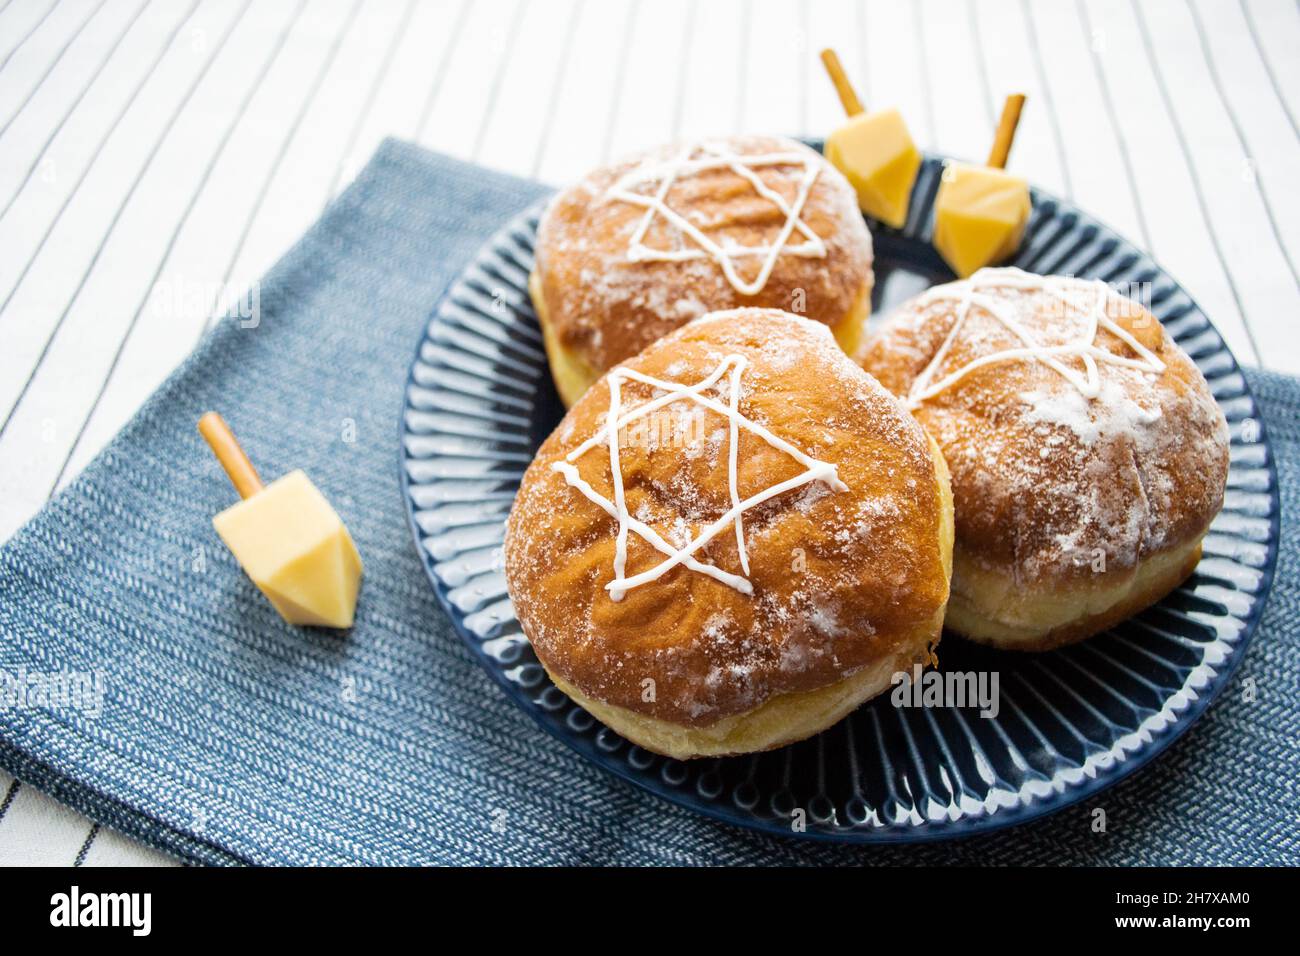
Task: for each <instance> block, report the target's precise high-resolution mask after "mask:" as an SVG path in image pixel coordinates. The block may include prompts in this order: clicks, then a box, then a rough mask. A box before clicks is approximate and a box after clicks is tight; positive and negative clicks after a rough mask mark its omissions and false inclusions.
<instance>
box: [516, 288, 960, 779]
mask: <svg viewBox="0 0 1300 956" xmlns="http://www.w3.org/2000/svg"><path fill="white" fill-rule="evenodd" d="M636 376H647V377H649V378H651V379H653V380H655V382H657V383H658V384H657V385H652V384H648V383H646V382H644V381H643V380H640V379H638V378H636ZM710 376H713V377H714V378H715V383H714V384H712V385H709V386H708V387H707V388H705V390H704V391H703V392H702V393H701V394H703V395H704V396H705V397H706V398H708V399H709V400H710V401H712V402H713V403H714V404H713V407H710V408H703V407H701V406H699V405H697V404H695V403H694V402H693V401H692V400H691V399H689V398H681V397H678V396H680V394H681V393H680V392H679V391H675V390H672V388H673V387H669V388H665V387H664V386H670V383H675V384H676V385H677V386H681V387H686V386H690V385H693V384H695V383H698V382H700V381H702V380H706V379H708V378H709V377H710ZM733 376H735V382H736V383H737V384H735V385H734V387H735V388H736V392H735V394H736V402H737V406H736V407H737V411H738V413H739V415H740V416H742V417H743V418H744V419H745V420H746V421H748V422H751V423H755V424H756V425H757V426H758V427H760V428H763V429H766V430H767V431H768V434H770V435H771V436H773V437H774V438H775V439H777V441H778V442H784V443H787V448H786V449H782V448H781V446H780V444H777V445H773V444H770V443H769V441H768V439H767V438H766V437H763V436H761V435H758V434H754V433H752V432H751V431H749V430H748V429H747V427H746V426H745V425H744V424H742V423H741V422H740V421H739V420H737V424H736V426H735V428H736V434H737V436H738V442H737V444H736V445H735V449H736V459H735V462H736V465H735V468H736V472H735V473H736V476H737V481H736V489H735V494H736V498H735V499H733V498H732V488H731V484H730V475H731V467H732V466H731V458H730V455H731V447H732V446H731V439H730V429H731V427H732V426H731V419H730V418H729V417H728V416H726V415H725V414H724V413H725V412H726V410H727V409H728V407H729V402H730V401H731V395H732V389H733ZM614 385H617V387H616V388H615V387H613V386H614ZM615 395H617V401H618V420H619V421H620V422H621V423H622V427H620V428H619V430H618V432H619V436H620V438H619V442H618V445H619V447H618V450H617V454H618V465H619V467H618V474H619V475H621V477H622V481H623V491H624V495H625V503H626V510H627V513H628V515H629V521H631V520H632V519H635V520H636V521H637V522H639V523H641V525H640V528H641V529H649V531H650V533H652V534H653V535H657V536H658V537H659V541H660V543H661V544H662V545H663V546H664V547H665V548H666V549H667V551H668V552H674V550H675V549H683V548H688V547H689V545H690V543H691V542H692V541H697V540H698V539H699V538H700V536H701V535H702V533H703V532H704V531H705V530H706V529H709V528H713V529H714V530H715V531H716V536H714V537H713V538H712V539H711V540H706V541H705V543H703V544H702V546H701V547H700V548H699V549H698V550H696V551H694V552H693V558H694V559H695V560H697V561H698V562H699V564H698V565H696V566H693V567H687V566H685V565H684V564H680V563H679V564H676V565H675V566H672V567H669V568H667V569H666V570H665V569H663V568H659V566H660V565H661V564H662V563H663V562H665V561H667V560H668V555H666V554H665V553H664V551H663V550H660V549H657V548H656V547H654V546H652V544H650V543H648V541H649V539H648V537H645V536H643V530H638V528H632V529H631V530H629V532H628V535H627V546H626V547H627V551H626V566H625V568H624V572H623V573H624V576H623V578H622V579H621V580H622V581H623V582H625V588H624V589H620V588H618V587H617V585H615V584H613V582H614V581H615V567H616V558H617V538H618V535H619V527H620V524H619V521H618V520H617V519H616V517H614V516H613V515H611V513H610V512H611V511H614V512H615V513H617V509H616V508H614V507H613V504H614V502H616V500H617V491H616V487H615V482H614V474H615V472H614V470H613V469H612V467H611V454H612V451H613V449H611V448H610V445H609V443H608V441H607V440H602V439H603V438H604V434H603V433H602V432H601V429H602V428H603V426H604V423H605V422H606V421H607V418H606V416H607V413H609V412H610V409H611V403H612V402H613V401H614V396H615ZM656 397H659V398H660V399H665V400H666V399H671V398H674V397H676V400H675V401H672V402H671V403H670V404H667V405H664V406H662V407H660V408H651V409H650V410H649V411H650V412H651V413H652V414H653V415H654V416H655V417H653V418H652V417H651V415H644V416H643V417H641V418H638V419H635V420H629V419H628V418H627V417H626V416H627V415H628V414H629V409H633V410H634V409H636V408H638V407H641V406H643V405H645V404H646V403H649V402H651V401H654V400H655V398H656ZM697 409H698V411H696V410H697ZM719 409H720V410H721V412H720V411H719ZM683 415H685V416H686V417H682V416H683ZM691 415H695V416H696V417H694V418H692V417H690V416H691ZM651 422H653V426H651V425H649V424H647V423H651ZM799 456H802V457H799ZM566 472H567V473H566ZM810 475H811V476H812V477H809V476H810ZM581 482H585V483H588V485H589V486H588V488H587V491H590V492H591V495H597V496H600V497H601V498H602V499H603V501H604V504H598V503H597V502H596V501H595V500H594V499H593V497H592V496H591V495H589V494H588V493H587V491H584V490H583V489H582V488H581V487H580V483H581ZM783 482H791V484H790V486H788V487H786V488H784V489H782V488H781V483H783ZM773 489H774V491H773ZM767 491H771V492H772V494H771V496H770V497H767V498H766V500H762V501H759V502H756V503H752V506H749V507H747V508H746V509H745V510H744V511H743V514H742V518H743V540H744V543H745V552H744V553H745V556H746V559H747V564H746V560H742V558H741V552H740V549H739V547H738V544H737V536H736V531H735V524H734V523H733V522H731V521H730V520H729V519H727V515H728V513H729V511H731V510H732V509H733V502H739V503H740V504H741V505H747V504H751V503H750V502H748V501H747V499H748V498H751V497H754V496H757V495H760V494H761V493H764V492H767ZM724 519H726V520H724ZM951 551H952V500H951V494H950V492H949V489H948V478H947V472H946V470H945V468H944V465H943V459H942V457H941V456H940V455H939V454H938V453H937V449H935V447H934V446H933V443H932V442H931V441H930V439H929V438H928V437H927V436H926V434H925V432H924V430H923V429H922V428H921V427H920V426H919V425H918V424H917V423H916V422H915V420H913V419H912V417H911V416H910V415H908V414H907V412H906V411H905V410H904V409H903V408H902V406H901V405H900V404H899V403H898V402H897V401H896V400H895V399H894V398H893V396H891V395H890V394H889V393H888V392H886V391H885V390H884V389H883V388H881V387H880V385H879V383H877V382H876V381H875V380H874V379H873V378H871V377H870V376H869V375H867V374H866V373H864V372H863V371H862V370H861V369H860V368H858V367H857V366H856V365H855V364H854V363H853V362H852V361H851V360H850V359H849V358H848V357H847V356H846V355H844V353H843V352H842V351H841V350H840V349H839V348H838V346H837V345H836V343H835V340H834V339H833V338H832V336H831V334H830V332H829V331H828V330H827V328H826V326H824V325H821V324H820V323H816V322H812V321H809V320H807V319H803V318H800V317H797V316H793V315H790V314H787V313H782V312H778V311H776V310H771V309H738V310H734V311H728V312H719V313H715V314H713V315H709V316H706V317H704V318H702V319H699V320H697V321H694V322H692V323H690V324H688V325H686V326H684V327H683V328H681V329H678V330H677V331H676V332H673V333H671V334H669V335H668V336H667V337H666V338H664V339H662V340H660V341H659V342H657V343H655V344H654V345H651V346H650V347H649V348H648V349H646V350H645V351H644V352H642V353H641V354H640V355H638V356H636V357H635V358H633V359H631V360H630V361H628V362H626V363H624V364H623V365H621V366H619V367H617V368H616V369H615V370H614V371H612V372H611V373H610V374H609V375H607V376H606V377H605V378H604V379H602V381H601V382H600V383H599V384H598V385H597V386H596V387H594V388H592V389H591V390H590V391H588V392H587V394H586V395H585V396H583V398H582V399H581V400H580V401H579V402H578V403H577V404H576V405H574V406H573V408H571V409H570V410H569V413H568V414H567V415H566V416H565V417H564V420H563V421H562V422H561V423H560V424H559V426H558V427H557V428H556V429H555V431H554V432H553V433H552V434H551V436H550V437H549V438H547V439H546V441H545V442H544V443H543V445H542V447H541V449H540V450H539V451H538V453H537V457H536V458H535V460H534V461H533V463H532V464H531V465H530V466H529V468H528V471H527V473H526V474H525V475H524V478H523V482H522V485H521V487H520V489H519V494H518V497H517V498H516V499H515V502H514V506H513V508H512V510H511V512H510V518H509V520H508V522H507V525H506V538H505V571H506V581H507V585H508V588H509V592H510V596H511V598H512V600H513V603H514V608H515V613H516V614H517V615H518V617H519V621H520V623H521V624H522V626H523V630H524V633H525V634H526V635H527V637H528V639H529V640H530V641H531V642H532V646H533V648H534V650H535V651H536V653H537V656H538V658H539V659H540V660H541V662H542V664H543V666H544V667H545V668H546V670H547V672H548V673H549V674H550V675H551V678H552V679H553V680H554V681H555V684H556V686H558V687H559V688H560V689H561V690H562V691H564V693H566V694H568V695H569V696H570V697H571V698H573V699H574V700H575V701H577V702H578V703H579V704H581V705H582V707H584V708H585V709H587V710H588V711H590V712H591V713H592V714H593V715H595V716H596V717H598V718H599V719H600V720H602V721H603V722H604V723H605V724H607V725H608V726H609V727H611V728H613V729H614V730H616V731H617V732H618V733H620V734H622V735H623V736H624V737H626V738H628V739H629V740H631V741H633V742H635V743H637V744H640V745H641V746H642V747H645V748H646V749H648V750H652V751H655V752H657V753H661V754H666V755H669V756H673V757H677V758H681V759H684V758H688V757H698V756H705V755H713V756H716V755H723V754H736V753H747V752H751V751H757V750H765V749H769V748H772V747H778V746H781V745H782V744H786V743H789V742H791V741H795V740H799V739H802V738H804V737H808V736H810V735H812V734H815V733H817V732H818V731H820V730H822V729H823V728H825V727H828V726H830V725H831V724H833V723H835V722H836V721H838V720H839V719H840V718H841V717H843V716H844V715H845V714H847V713H848V712H849V711H851V710H852V709H854V708H855V707H857V706H858V705H859V704H860V703H861V702H862V701H864V700H866V699H867V698H869V697H872V696H874V695H876V694H878V693H880V692H881V691H882V690H885V689H887V688H888V687H889V685H890V681H891V677H892V676H893V675H894V674H895V673H896V672H898V671H904V670H907V669H908V668H910V667H911V665H912V664H913V663H914V662H916V661H920V660H922V659H924V658H925V657H926V655H927V649H928V646H929V645H930V644H931V643H933V642H935V641H937V640H938V638H939V634H940V630H941V626H942V621H943V613H944V605H945V603H946V601H947V599H948V579H949V574H950V569H951ZM746 567H747V570H746ZM657 568H658V570H660V571H662V574H661V575H660V576H657V577H655V572H656V569H657ZM710 569H711V570H710ZM638 577H641V578H643V579H644V578H647V577H648V578H649V579H647V580H643V581H642V582H641V583H639V584H638V583H636V581H637V579H638ZM722 577H725V578H727V579H726V580H720V578H722ZM619 591H621V593H615V592H619ZM616 598H617V599H616Z"/></svg>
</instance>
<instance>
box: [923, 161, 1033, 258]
mask: <svg viewBox="0 0 1300 956" xmlns="http://www.w3.org/2000/svg"><path fill="white" fill-rule="evenodd" d="M1029 211H1030V201H1029V185H1028V184H1027V183H1026V182H1025V181H1024V180H1023V179H1020V178H1019V177H1017V176H1012V175H1011V174H1010V173H1007V172H1005V171H1004V170H1001V169H994V168H992V167H991V166H966V165H963V164H961V163H952V164H951V165H950V166H949V167H948V168H947V169H945V170H944V173H943V181H942V182H941V183H940V184H939V195H938V197H937V198H936V199H935V203H934V247H935V248H936V249H938V250H939V254H940V255H942V256H943V258H944V259H945V260H946V261H947V263H948V265H950V266H952V271H953V272H955V273H957V275H959V276H961V277H962V278H965V277H966V276H969V275H970V274H971V273H973V272H975V271H976V270H978V269H981V268H983V267H984V266H987V265H992V264H993V263H996V262H1001V261H1002V260H1004V259H1007V258H1009V257H1010V256H1012V255H1014V254H1015V251H1016V250H1017V249H1018V248H1019V247H1020V240H1021V238H1022V237H1023V236H1024V234H1025V223H1026V222H1027V221H1028V219H1029Z"/></svg>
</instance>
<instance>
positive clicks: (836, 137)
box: [826, 110, 921, 229]
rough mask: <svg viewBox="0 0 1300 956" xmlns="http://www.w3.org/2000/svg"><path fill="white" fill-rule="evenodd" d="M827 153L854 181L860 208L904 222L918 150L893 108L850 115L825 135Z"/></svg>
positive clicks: (918, 164) (917, 166)
mask: <svg viewBox="0 0 1300 956" xmlns="http://www.w3.org/2000/svg"><path fill="white" fill-rule="evenodd" d="M826 158H827V159H829V160H830V161H831V163H833V164H834V166H835V168H836V169H838V170H839V171H840V172H842V173H843V174H844V177H845V178H846V179H847V180H848V181H849V182H850V183H851V184H852V185H853V188H854V189H855V190H856V191H857V194H858V205H859V206H860V207H861V208H862V211H863V212H865V213H866V214H867V215H868V216H871V217H873V218H875V219H879V220H880V221H881V222H883V223H886V224H887V225H890V226H893V227H894V228H895V229H897V228H899V227H901V226H902V225H903V222H904V221H905V220H906V219H907V204H908V200H909V199H911V196H912V184H913V183H915V182H916V173H917V170H919V169H920V168H921V154H920V153H919V152H917V149H916V144H915V143H913V142H912V136H911V134H910V133H908V131H907V125H906V124H905V123H904V122H903V117H902V116H901V115H900V114H899V112H898V110H877V111H876V112H874V113H859V114H858V115H857V116H852V117H850V118H849V121H848V122H847V123H845V124H844V125H843V126H841V127H840V128H839V129H837V130H835V132H833V133H831V135H830V136H829V137H828V138H827V140H826Z"/></svg>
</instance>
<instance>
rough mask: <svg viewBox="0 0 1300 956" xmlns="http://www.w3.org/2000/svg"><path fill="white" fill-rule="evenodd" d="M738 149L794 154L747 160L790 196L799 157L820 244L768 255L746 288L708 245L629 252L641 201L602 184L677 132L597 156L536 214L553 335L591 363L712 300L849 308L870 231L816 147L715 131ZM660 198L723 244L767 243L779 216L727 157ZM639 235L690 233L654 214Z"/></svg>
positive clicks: (833, 318)
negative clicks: (611, 157) (816, 249)
mask: <svg viewBox="0 0 1300 956" xmlns="http://www.w3.org/2000/svg"><path fill="white" fill-rule="evenodd" d="M716 142H717V143H719V144H720V145H722V146H725V147H726V148H727V149H729V150H731V151H733V152H735V153H738V154H742V155H752V154H760V153H762V154H772V153H789V154H792V155H796V156H799V157H801V158H803V160H804V162H805V163H806V164H808V165H803V164H788V165H773V166H764V167H759V168H757V169H755V170H754V172H755V174H756V175H757V176H758V178H759V179H760V180H761V181H762V182H763V184H764V185H765V186H767V187H768V188H770V189H772V190H774V191H775V192H776V193H778V194H779V195H780V196H782V197H783V198H784V199H785V201H786V202H787V203H793V201H794V200H795V198H796V197H797V195H798V193H799V189H800V186H801V184H802V183H803V181H804V179H805V178H806V171H807V169H808V168H809V166H810V167H811V168H812V169H814V170H815V171H816V179H815V180H814V181H813V182H812V185H811V187H810V188H809V190H808V194H807V198H806V200H805V202H804V204H803V206H802V207H801V209H800V216H799V219H800V221H801V222H803V223H806V225H807V227H808V228H809V229H810V230H811V231H812V232H813V233H814V234H815V235H816V236H818V237H819V238H820V240H821V241H822V243H823V244H824V246H825V255H824V256H802V255H788V254H786V255H780V256H777V257H776V259H775V261H774V263H773V267H772V271H771V274H770V276H769V277H768V278H767V280H766V282H765V283H764V284H763V287H762V289H761V290H759V291H757V292H756V293H755V294H753V295H745V294H743V293H741V292H740V291H738V290H737V289H736V288H735V287H734V286H733V284H732V283H731V282H730V281H729V280H728V278H727V276H726V275H725V274H724V273H723V270H722V269H721V268H720V267H719V265H718V263H717V262H716V261H714V259H712V258H710V257H701V258H693V259H687V260H684V261H674V262H662V261H631V260H629V258H628V249H629V247H630V244H631V241H632V239H633V238H634V236H635V235H636V233H637V230H638V227H639V226H640V225H641V223H642V220H643V219H644V217H645V213H646V210H645V209H644V208H642V207H641V206H637V205H634V204H631V203H628V202H625V201H622V200H620V199H618V198H617V196H616V195H611V187H612V186H613V185H614V184H615V183H616V182H617V181H618V180H619V179H620V177H623V176H625V175H627V174H628V173H629V172H630V171H632V170H635V169H637V168H638V166H640V165H642V164H660V163H664V162H666V161H668V160H670V159H672V158H674V157H676V156H679V155H680V154H681V153H682V150H683V147H682V145H681V144H675V145H672V146H665V147H662V148H660V149H656V150H651V151H649V152H646V153H643V154H640V155H638V156H635V157H632V158H630V159H628V160H626V161H624V162H621V163H617V164H614V165H612V166H606V167H602V168H601V169H597V170H595V171H594V172H592V173H590V174H589V175H588V176H586V177H585V178H583V179H582V180H581V181H579V182H578V183H576V184H574V185H573V186H570V187H569V188H568V189H565V190H564V191H562V192H561V193H559V194H558V195H557V196H556V197H555V198H554V200H552V202H551V203H550V205H549V206H548V207H547V210H546V212H545V214H544V215H543V217H542V220H541V223H540V224H539V226H538V235H537V249H536V256H537V258H536V272H537V276H538V278H539V280H540V288H541V294H542V297H543V299H544V300H545V303H546V309H545V312H546V316H547V321H548V322H549V323H550V324H551V326H552V328H553V330H554V332H555V335H556V337H557V339H558V340H559V342H560V344H561V345H563V346H565V347H566V348H571V349H574V350H576V351H578V352H579V353H580V354H581V355H582V357H583V358H584V359H585V360H586V362H587V363H588V364H589V365H590V366H591V367H593V368H596V369H602V370H603V369H608V368H610V367H612V366H613V365H615V364H617V363H618V362H620V361H622V360H623V359H625V358H628V357H630V356H632V355H635V354H636V353H637V352H639V351H640V350H641V349H643V348H645V347H646V346H647V345H649V344H650V343H651V342H653V341H654V340H655V339H658V338H660V337H661V336H663V335H665V334H667V333H668V332H670V331H672V330H673V329H675V328H678V327H679V326H681V325H683V324H685V323H686V322H689V321H690V320H692V319H695V318H698V317H699V316H701V315H703V314H705V313H707V312H711V311H714V310H717V309H730V308H736V307H741V306H770V307H776V308H781V309H784V310H789V311H800V310H801V309H802V310H804V311H805V312H806V314H807V315H808V316H809V317H810V318H813V319H815V320H817V321H820V322H824V323H826V324H828V325H833V324H836V323H839V322H840V321H842V320H843V319H844V318H845V317H846V316H848V315H849V313H850V311H851V309H852V308H853V307H854V305H855V303H856V302H858V301H859V300H860V299H861V297H862V296H863V295H865V294H869V293H870V290H871V284H872V272H871V263H872V252H871V236H870V234H869V233H868V232H867V228H866V225H865V224H864V222H863V219H862V215H861V213H860V212H859V211H858V206H857V198H856V195H855V193H854V192H853V188H852V187H851V186H850V185H849V184H848V182H847V181H846V180H845V179H844V177H843V176H842V175H841V174H840V173H839V171H838V170H836V169H835V168H834V167H833V166H831V165H830V164H829V163H827V162H826V161H825V160H824V159H823V158H822V157H821V155H820V154H819V153H817V152H816V151H815V150H811V149H809V148H808V147H807V146H804V145H803V144H801V143H796V142H794V141H792V140H787V139H782V138H779V137H759V136H737V137H730V138H724V139H720V140H717V141H716ZM665 201H666V202H668V203H670V204H671V205H672V207H673V208H674V209H675V210H676V211H677V212H678V213H680V214H681V215H683V216H684V217H685V218H686V219H687V220H689V221H690V222H691V224H692V225H694V226H695V227H696V228H698V229H700V230H702V231H703V232H705V233H707V234H708V235H709V236H710V237H712V238H713V240H714V241H716V242H718V243H719V244H720V245H722V246H724V247H761V246H764V245H766V244H771V243H773V242H774V241H775V240H776V239H777V238H778V237H779V235H780V234H781V232H782V229H783V227H784V226H785V225H786V221H787V216H786V214H785V213H783V212H781V210H779V209H778V208H777V207H776V206H774V205H773V204H772V203H771V202H770V201H769V200H767V199H765V198H764V197H762V196H760V195H759V194H758V193H756V192H755V191H754V188H753V186H752V185H751V184H750V183H749V182H747V181H746V180H745V179H743V178H742V177H740V176H737V175H736V174H735V173H734V172H732V171H730V170H728V169H717V170H710V171H707V172H703V173H699V174H696V175H692V176H690V177H687V178H683V179H682V180H680V181H678V182H675V183H674V184H673V185H672V188H671V189H670V190H669V192H668V194H667V196H666V197H665ZM644 243H645V245H647V246H649V247H652V248H654V249H662V250H687V249H694V248H696V244H695V243H694V242H693V241H692V240H691V239H690V238H689V237H687V236H685V235H684V234H683V233H682V232H681V230H680V229H678V228H676V227H675V226H673V225H672V224H671V223H669V222H667V221H665V220H664V219H662V218H656V219H655V221H654V222H653V224H652V225H651V227H650V228H649V230H648V232H647V234H646V236H645V238H644ZM762 265H763V263H762V259H761V257H758V256H745V257H741V258H737V259H736V266H737V270H738V272H739V273H740V275H741V277H742V278H743V279H745V280H750V279H754V278H756V277H757V275H758V273H759V272H760V270H761V268H762Z"/></svg>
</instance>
